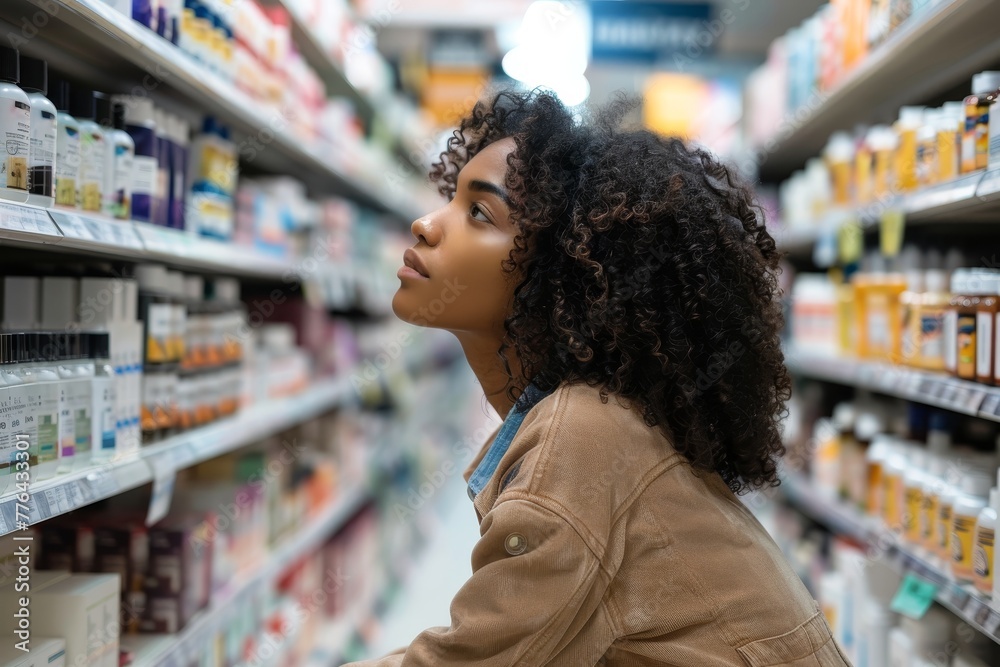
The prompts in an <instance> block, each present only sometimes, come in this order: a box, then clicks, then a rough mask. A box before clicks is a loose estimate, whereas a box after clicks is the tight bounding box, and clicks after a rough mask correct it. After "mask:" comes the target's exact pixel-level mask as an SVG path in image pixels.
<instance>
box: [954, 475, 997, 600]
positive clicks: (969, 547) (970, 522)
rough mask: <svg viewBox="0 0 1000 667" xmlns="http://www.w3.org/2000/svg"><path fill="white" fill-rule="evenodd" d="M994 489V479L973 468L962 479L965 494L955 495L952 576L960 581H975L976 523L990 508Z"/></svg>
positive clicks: (961, 492) (962, 492) (962, 488)
mask: <svg viewBox="0 0 1000 667" xmlns="http://www.w3.org/2000/svg"><path fill="white" fill-rule="evenodd" d="M992 485H993V475H991V474H990V473H989V472H987V471H986V470H980V469H977V468H971V469H969V470H968V471H966V473H965V474H964V475H963V476H962V482H961V487H960V489H961V490H960V491H959V493H957V494H956V495H955V501H954V505H953V507H952V519H951V573H952V576H954V577H955V579H956V580H958V581H963V582H970V581H972V579H973V567H972V560H973V545H974V540H975V529H976V521H977V520H978V519H979V513H980V511H982V509H983V508H984V507H986V505H987V498H988V497H989V492H990V488H991V487H992Z"/></svg>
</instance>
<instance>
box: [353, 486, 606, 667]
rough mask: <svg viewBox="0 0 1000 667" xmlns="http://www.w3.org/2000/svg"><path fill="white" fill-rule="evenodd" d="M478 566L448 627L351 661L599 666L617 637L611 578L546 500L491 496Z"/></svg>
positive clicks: (414, 665)
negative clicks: (608, 606) (400, 648)
mask: <svg viewBox="0 0 1000 667" xmlns="http://www.w3.org/2000/svg"><path fill="white" fill-rule="evenodd" d="M472 569H473V574H472V578H471V579H469V581H467V582H466V583H465V585H464V586H462V588H461V589H460V590H459V592H458V594H457V595H456V596H455V599H454V600H453V601H452V603H451V627H448V628H432V629H430V630H426V631H424V632H423V633H421V634H420V635H419V636H418V637H417V638H416V639H415V640H414V641H413V643H412V644H411V645H410V646H409V647H408V648H407V649H406V650H405V652H404V653H397V654H392V655H389V656H386V657H384V658H382V659H381V660H374V661H365V662H359V663H352V664H351V665H350V666H349V667H447V666H452V665H455V666H457V665H463V666H468V665H472V664H474V665H477V666H480V667H500V666H501V665H502V666H503V667H509V666H512V665H525V666H527V665H530V666H532V667H540V666H541V665H547V664H549V663H550V662H552V661H553V660H555V659H556V658H558V663H553V664H574V665H584V664H589V665H593V664H597V663H598V661H599V660H600V659H601V656H603V655H604V654H605V652H606V651H607V649H608V647H609V646H610V644H611V642H612V641H613V639H614V633H613V632H612V629H611V624H610V622H609V620H608V617H607V616H606V613H605V609H604V607H603V605H602V600H603V598H604V594H605V592H606V590H607V587H608V585H609V583H610V577H609V576H608V575H607V574H606V573H605V572H604V570H603V569H602V567H601V564H600V561H599V559H598V557H597V556H596V555H595V554H594V552H593V551H592V550H591V549H590V548H589V547H588V546H587V544H586V543H585V542H584V540H583V538H581V536H580V535H579V533H578V532H577V531H576V530H575V529H574V528H573V526H572V525H570V523H569V522H567V520H565V519H564V518H563V517H561V516H560V515H558V514H556V513H555V512H553V511H551V510H549V509H547V508H545V507H542V506H541V505H540V504H538V503H536V502H533V501H529V500H522V499H516V500H506V501H504V502H501V503H498V504H497V505H495V506H494V508H493V509H492V510H491V511H490V512H489V514H487V515H486V516H485V517H484V519H483V524H482V538H481V539H480V541H479V542H478V543H477V544H476V547H475V549H474V550H473V554H472Z"/></svg>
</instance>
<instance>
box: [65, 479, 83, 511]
mask: <svg viewBox="0 0 1000 667" xmlns="http://www.w3.org/2000/svg"><path fill="white" fill-rule="evenodd" d="M83 484H84V483H83V482H82V481H78V482H74V483H72V484H68V485H67V486H66V500H67V502H68V503H69V506H70V509H71V510H72V509H76V508H77V507H81V506H83V505H84V504H86V502H87V501H86V499H85V496H84V495H83V488H82V487H83Z"/></svg>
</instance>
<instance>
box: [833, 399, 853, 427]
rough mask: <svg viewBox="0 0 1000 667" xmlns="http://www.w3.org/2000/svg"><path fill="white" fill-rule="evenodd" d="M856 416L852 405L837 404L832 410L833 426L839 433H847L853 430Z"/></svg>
mask: <svg viewBox="0 0 1000 667" xmlns="http://www.w3.org/2000/svg"><path fill="white" fill-rule="evenodd" d="M856 418H857V415H856V413H855V411H854V405H853V404H852V403H838V404H837V406H836V407H835V408H834V409H833V424H834V426H836V427H837V429H838V430H839V431H841V432H842V433H843V432H849V431H852V430H853V429H854V421H855V419H856Z"/></svg>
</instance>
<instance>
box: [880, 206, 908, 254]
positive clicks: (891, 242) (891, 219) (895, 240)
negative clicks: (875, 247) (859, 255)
mask: <svg viewBox="0 0 1000 667" xmlns="http://www.w3.org/2000/svg"><path fill="white" fill-rule="evenodd" d="M905 226H906V216H905V215H904V214H903V212H902V211H901V210H899V209H890V210H888V211H886V212H885V213H883V214H882V220H881V221H880V224H879V242H880V245H881V248H882V255H883V256H884V257H895V256H897V255H898V254H899V249H900V248H901V247H902V246H903V228H904V227H905Z"/></svg>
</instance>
